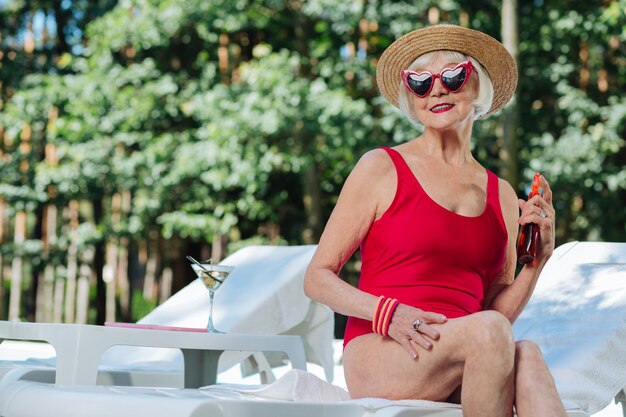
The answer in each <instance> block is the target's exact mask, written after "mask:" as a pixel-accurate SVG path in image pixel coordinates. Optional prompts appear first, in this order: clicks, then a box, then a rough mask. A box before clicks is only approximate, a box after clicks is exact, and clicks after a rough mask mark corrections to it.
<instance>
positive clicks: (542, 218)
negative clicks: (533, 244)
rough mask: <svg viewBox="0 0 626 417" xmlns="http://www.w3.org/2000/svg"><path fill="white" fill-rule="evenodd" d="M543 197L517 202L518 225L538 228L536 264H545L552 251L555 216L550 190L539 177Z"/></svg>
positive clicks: (536, 196) (544, 180) (546, 183)
mask: <svg viewBox="0 0 626 417" xmlns="http://www.w3.org/2000/svg"><path fill="white" fill-rule="evenodd" d="M541 188H542V189H543V196H540V195H535V196H533V197H532V198H531V199H530V200H528V201H524V200H519V201H518V202H519V207H520V210H521V211H522V212H521V214H520V217H519V219H518V223H519V224H520V225H522V226H523V225H525V224H528V223H535V224H536V225H538V226H539V242H538V246H537V259H536V262H537V261H538V262H546V261H547V260H548V258H550V256H551V255H552V252H553V251H554V240H555V239H554V227H555V215H556V212H555V211H554V207H553V206H552V190H551V189H550V184H548V181H546V179H545V178H544V177H543V175H542V176H541Z"/></svg>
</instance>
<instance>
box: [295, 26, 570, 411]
mask: <svg viewBox="0 0 626 417" xmlns="http://www.w3.org/2000/svg"><path fill="white" fill-rule="evenodd" d="M376 78H377V83H378V86H379V89H380V91H381V93H382V94H383V96H385V98H387V100H389V102H391V104H393V105H394V106H397V107H399V108H400V110H401V111H402V112H403V113H404V114H405V115H406V117H408V118H409V119H410V120H412V121H414V122H416V123H421V124H422V125H423V126H424V133H423V134H422V135H420V136H418V137H417V138H415V139H413V140H410V141H408V142H406V143H403V144H401V145H398V146H395V147H393V148H387V147H383V148H380V149H375V150H372V151H370V152H368V153H366V154H365V155H364V156H363V157H362V158H361V159H360V160H359V161H358V163H357V164H356V166H355V167H354V169H353V171H352V172H351V174H350V176H349V177H348V179H347V180H346V182H345V184H344V187H343V189H342V191H341V194H340V196H339V199H338V201H337V205H336V207H335V209H334V210H333V213H332V215H331V216H330V219H329V220H328V223H327V225H326V228H325V230H324V233H323V234H322V237H321V239H320V242H319V245H318V248H317V251H316V253H315V255H314V257H313V259H312V261H311V263H310V265H309V267H308V270H307V273H306V277H305V283H304V288H305V292H306V294H307V295H308V296H309V297H311V298H313V299H315V300H317V301H320V302H322V303H324V304H326V305H328V306H330V307H331V308H332V309H333V310H335V311H337V312H339V313H341V314H344V315H347V316H349V319H348V324H347V328H346V333H345V340H344V371H345V377H346V383H347V385H348V390H349V392H350V394H351V396H352V397H353V398H360V397H383V398H388V399H425V400H433V401H451V402H459V401H460V402H461V404H462V406H463V414H464V415H465V416H490V417H496V416H511V415H512V414H513V406H515V408H516V412H517V414H518V415H519V416H529V417H530V416H562V415H566V413H565V410H564V408H563V405H562V403H561V401H560V398H559V396H558V394H557V391H556V387H555V385H554V381H553V379H552V376H551V375H550V372H549V370H548V368H547V366H546V364H545V362H544V360H543V357H542V355H541V352H540V350H539V348H538V347H537V345H535V344H534V343H532V342H529V341H518V342H515V341H514V340H513V334H512V331H511V324H512V323H513V322H514V321H515V319H516V318H517V317H518V316H519V315H520V313H521V312H522V310H523V308H524V307H525V305H526V303H527V302H528V300H529V298H530V296H531V294H532V292H533V289H534V287H535V284H536V282H537V279H538V277H539V273H540V272H541V270H542V268H543V266H544V265H545V263H546V261H547V260H548V258H549V257H550V255H551V254H552V252H553V249H554V217H555V212H554V209H553V206H552V192H551V190H550V186H549V185H548V183H547V181H546V180H545V178H543V177H542V178H541V186H542V188H543V191H544V192H543V196H541V195H537V196H534V197H533V198H532V199H530V200H529V201H524V200H518V199H517V196H516V194H515V192H514V190H513V188H512V187H511V185H509V184H508V183H507V182H506V181H505V180H503V179H500V178H498V177H497V176H496V175H495V174H493V173H492V172H490V171H488V170H486V169H485V168H484V167H483V166H482V165H481V164H480V163H479V162H478V161H477V160H476V159H475V158H474V156H473V155H472V153H471V143H470V141H471V135H472V127H473V125H474V121H475V120H476V119H477V118H480V117H486V116H488V115H490V114H492V113H495V112H496V111H498V110H500V109H501V108H502V107H504V105H505V104H506V103H507V102H508V101H509V100H510V98H511V96H512V95H513V92H514V90H515V87H516V83H517V67H516V64H515V61H514V60H513V58H512V57H511V55H510V54H509V53H508V52H507V51H506V49H505V48H504V47H503V46H502V45H501V44H500V43H499V42H498V41H496V40H495V39H493V38H492V37H490V36H488V35H486V34H484V33H481V32H477V31H475V30H471V29H466V28H462V27H458V26H452V25H438V26H432V27H428V28H425V29H420V30H416V31H413V32H410V33H408V34H406V35H404V36H403V37H401V38H399V39H398V40H396V41H395V42H394V43H393V44H392V45H390V46H389V48H388V49H387V50H386V51H385V52H384V53H383V55H382V56H381V58H380V61H379V63H378V67H377V74H376ZM520 210H521V214H520ZM528 223H535V224H536V225H538V227H539V230H540V238H539V242H538V254H537V257H536V259H535V260H534V261H533V262H532V263H530V264H527V265H525V266H524V267H523V268H522V270H521V272H520V273H519V274H518V275H517V277H514V274H515V265H516V248H515V241H516V236H517V232H518V228H519V226H520V225H525V224H528ZM357 247H360V251H361V258H362V268H361V276H360V280H359V287H358V289H357V288H354V287H352V286H350V285H349V284H347V283H346V282H344V281H343V280H341V279H340V278H339V277H338V273H339V271H340V269H341V267H342V266H343V264H344V263H345V262H346V261H347V260H348V259H349V258H350V257H351V256H352V254H353V253H354V252H355V250H356V249H357Z"/></svg>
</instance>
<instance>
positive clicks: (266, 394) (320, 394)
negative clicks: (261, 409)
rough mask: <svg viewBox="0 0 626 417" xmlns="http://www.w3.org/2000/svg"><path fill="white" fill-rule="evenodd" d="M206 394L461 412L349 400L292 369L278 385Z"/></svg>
mask: <svg viewBox="0 0 626 417" xmlns="http://www.w3.org/2000/svg"><path fill="white" fill-rule="evenodd" d="M201 390H203V391H204V392H205V393H207V394H209V393H212V394H215V395H216V396H221V397H228V398H233V397H235V396H236V395H234V394H235V393H236V394H239V395H240V397H239V398H249V399H251V398H256V399H261V400H274V401H275V400H280V401H294V402H295V401H297V402H304V403H307V402H308V403H322V402H323V403H333V402H350V403H352V404H356V405H360V406H361V407H364V408H367V409H372V410H377V409H381V408H385V407H391V406H404V407H420V408H460V405H458V404H450V403H441V402H434V401H426V400H400V401H391V400H386V399H383V398H361V399H358V400H352V399H350V394H348V391H346V390H345V389H343V388H341V387H339V386H337V385H333V384H331V383H330V382H326V381H324V380H322V379H320V378H318V377H317V376H315V375H313V374H312V373H309V372H306V371H302V370H300V369H292V370H290V371H288V372H287V373H286V374H285V375H283V376H282V377H280V378H279V379H278V380H277V381H276V382H274V383H272V384H268V385H254V386H250V385H235V384H223V385H209V386H207V387H203V388H201Z"/></svg>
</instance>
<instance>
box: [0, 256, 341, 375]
mask: <svg viewBox="0 0 626 417" xmlns="http://www.w3.org/2000/svg"><path fill="white" fill-rule="evenodd" d="M314 251H315V246H314V245H308V246H249V247H246V248H243V249H240V250H238V251H237V252H235V253H234V254H232V255H231V256H229V257H227V258H226V259H224V261H223V262H222V264H224V265H233V266H235V270H234V271H233V272H232V273H231V274H230V276H229V278H228V279H227V280H226V281H225V282H224V284H223V285H222V286H221V288H220V289H219V290H218V291H217V293H216V296H215V306H214V323H215V325H216V327H217V328H218V329H220V330H223V331H226V332H228V333H244V334H250V335H280V334H285V335H298V336H301V338H302V340H303V343H304V350H305V354H306V359H307V362H309V363H314V364H318V365H320V366H322V368H323V369H324V370H325V372H326V376H327V378H328V379H332V372H333V369H334V368H333V366H334V364H333V352H332V340H333V332H334V319H333V317H334V316H333V313H332V312H331V311H330V309H328V308H327V307H326V306H323V305H321V304H318V303H315V302H312V301H311V300H310V299H309V298H308V297H306V296H305V295H304V292H303V289H302V282H303V277H304V272H305V270H306V267H307V265H308V263H309V261H310V259H311V257H312V255H313V252H314ZM189 272H190V274H193V272H192V270H191V268H190V269H189ZM208 303H209V293H208V291H207V290H206V288H205V287H204V285H203V284H202V282H201V281H200V280H199V279H196V280H194V281H193V282H192V283H191V284H189V285H188V286H187V287H185V288H183V289H182V290H180V291H179V292H177V293H176V294H175V295H174V296H172V297H171V298H170V299H168V300H167V301H166V302H165V303H163V304H162V305H160V306H159V307H157V308H156V309H155V310H154V311H152V312H151V313H150V314H148V315H147V316H146V317H144V318H143V319H141V320H140V321H139V322H138V323H140V324H155V325H164V326H175V327H189V328H202V327H204V328H206V325H207V318H208V305H209V304H208ZM138 337H140V336H138ZM251 337H252V336H251ZM249 357H250V352H237V351H228V352H224V353H223V354H222V355H221V356H220V360H219V367H218V372H222V371H224V370H227V369H229V368H231V367H232V366H234V365H237V364H238V363H240V362H242V361H244V360H246V358H249ZM266 357H267V358H266ZM252 358H253V360H251V361H244V364H246V366H245V370H246V371H248V372H252V371H259V369H258V368H259V367H261V370H263V371H265V372H267V371H268V368H269V366H272V365H282V364H283V355H280V354H279V355H277V354H274V355H272V354H267V355H259V354H258V353H257V354H254V356H253V357H252ZM0 360H2V354H1V351H0ZM24 364H25V365H28V366H29V368H28V369H32V370H33V373H31V374H29V372H28V369H19V370H17V371H16V372H15V374H18V373H19V374H20V375H21V378H22V379H35V380H39V381H44V382H48V381H51V380H54V375H53V374H52V375H46V372H45V369H46V366H45V365H46V364H48V365H52V366H49V367H48V370H49V371H50V372H53V369H54V368H53V366H54V358H52V359H50V360H48V361H42V360H39V361H26V362H25V363H24ZM18 365H19V363H16V362H10V363H4V364H0V375H2V374H4V373H7V372H10V371H12V370H13V369H15V367H16V366H18ZM33 365H35V367H33ZM253 365H256V366H253ZM259 365H261V366H259ZM262 365H265V366H262ZM264 377H265V378H263V379H265V380H267V381H271V380H272V377H273V375H271V374H270V375H268V374H267V373H265V374H264ZM263 379H262V380H263ZM98 383H99V384H104V385H146V386H163V387H183V386H184V385H183V384H184V380H183V355H182V353H181V351H180V350H178V349H155V348H138V347H130V346H114V347H112V348H111V349H109V350H108V351H106V352H105V353H104V355H103V356H102V359H101V361H100V370H99V373H98Z"/></svg>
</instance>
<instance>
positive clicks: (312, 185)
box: [302, 164, 322, 245]
mask: <svg viewBox="0 0 626 417" xmlns="http://www.w3.org/2000/svg"><path fill="white" fill-rule="evenodd" d="M302 188H303V192H302V194H303V196H302V197H303V203H304V212H305V213H306V228H305V229H304V233H303V236H302V238H303V240H304V243H305V244H308V245H309V244H314V243H317V241H318V240H319V238H320V236H321V234H322V206H321V204H320V196H321V192H320V179H319V175H318V172H317V167H316V166H315V164H311V166H310V167H309V168H308V169H307V170H306V171H305V172H304V177H303V184H302Z"/></svg>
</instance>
